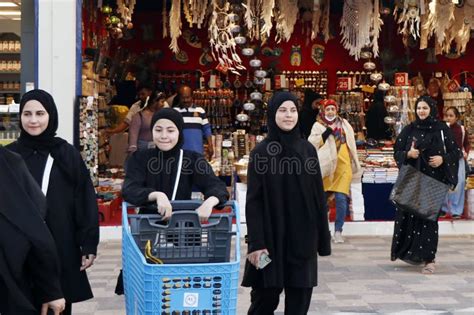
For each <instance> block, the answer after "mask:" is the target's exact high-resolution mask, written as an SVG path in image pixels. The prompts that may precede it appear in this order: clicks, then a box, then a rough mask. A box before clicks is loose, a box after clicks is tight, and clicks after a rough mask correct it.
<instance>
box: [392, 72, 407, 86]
mask: <svg viewBox="0 0 474 315" xmlns="http://www.w3.org/2000/svg"><path fill="white" fill-rule="evenodd" d="M395 85H396V86H407V85H409V84H408V73H407V72H397V73H395Z"/></svg>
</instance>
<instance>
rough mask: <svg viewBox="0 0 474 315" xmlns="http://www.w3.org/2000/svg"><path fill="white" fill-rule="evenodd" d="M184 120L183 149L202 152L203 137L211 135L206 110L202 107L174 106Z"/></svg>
mask: <svg viewBox="0 0 474 315" xmlns="http://www.w3.org/2000/svg"><path fill="white" fill-rule="evenodd" d="M174 109H175V110H177V111H178V112H179V113H181V115H182V116H183V120H184V127H183V136H184V145H183V149H185V150H191V151H195V152H199V153H203V151H204V147H203V139H204V138H208V137H210V136H211V134H212V133H211V125H210V124H209V120H208V119H207V115H206V111H205V110H204V108H202V107H195V106H192V107H189V108H179V107H175V108H174Z"/></svg>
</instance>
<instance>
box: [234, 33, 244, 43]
mask: <svg viewBox="0 0 474 315" xmlns="http://www.w3.org/2000/svg"><path fill="white" fill-rule="evenodd" d="M234 40H235V43H236V44H239V45H243V44H245V43H246V42H247V39H246V38H245V37H244V36H241V35H239V36H236V37H234Z"/></svg>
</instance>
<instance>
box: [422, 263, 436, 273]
mask: <svg viewBox="0 0 474 315" xmlns="http://www.w3.org/2000/svg"><path fill="white" fill-rule="evenodd" d="M435 269H436V268H435V264H434V262H430V263H426V264H425V266H424V267H423V269H421V273H422V274H424V275H431V274H434V272H435Z"/></svg>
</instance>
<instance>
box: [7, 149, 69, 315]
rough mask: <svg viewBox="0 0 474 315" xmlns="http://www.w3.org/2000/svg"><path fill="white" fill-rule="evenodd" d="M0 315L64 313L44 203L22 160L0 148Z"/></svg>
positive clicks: (55, 257) (56, 262)
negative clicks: (47, 310)
mask: <svg viewBox="0 0 474 315" xmlns="http://www.w3.org/2000/svg"><path fill="white" fill-rule="evenodd" d="M0 200H1V202H0V314H4V315H37V314H39V311H40V309H41V307H42V305H44V307H46V305H48V306H49V307H50V308H52V309H54V311H55V312H54V314H59V312H60V311H62V310H63V309H64V305H65V301H64V299H63V298H62V297H63V294H62V292H61V286H60V283H59V261H58V255H57V251H56V245H55V244H54V240H53V238H52V237H51V234H50V232H49V230H48V228H47V227H46V225H45V224H44V221H43V220H44V215H45V214H46V200H45V198H44V196H43V194H42V192H41V190H40V189H39V187H38V185H37V184H36V183H35V181H34V179H33V178H32V176H31V174H30V173H29V171H28V169H27V168H26V165H25V163H24V162H23V160H22V159H21V157H20V156H19V155H17V154H14V153H12V152H10V151H8V150H6V149H4V148H3V147H1V146H0Z"/></svg>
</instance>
